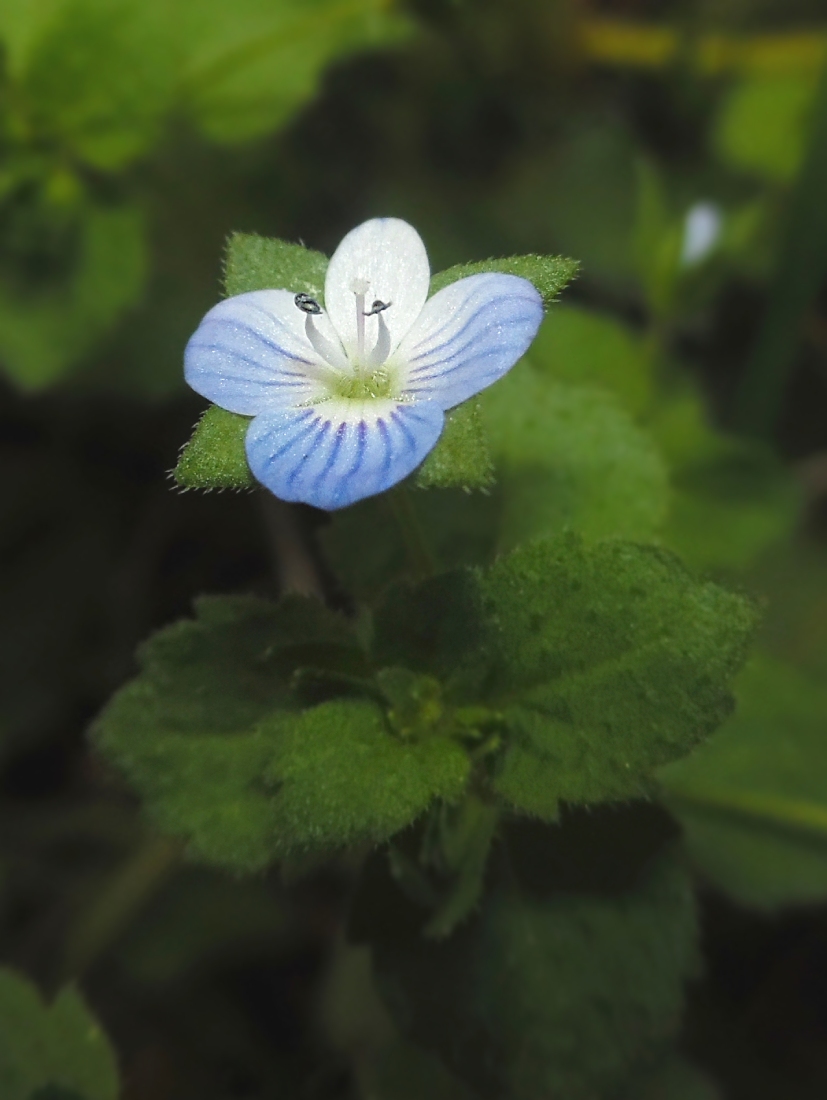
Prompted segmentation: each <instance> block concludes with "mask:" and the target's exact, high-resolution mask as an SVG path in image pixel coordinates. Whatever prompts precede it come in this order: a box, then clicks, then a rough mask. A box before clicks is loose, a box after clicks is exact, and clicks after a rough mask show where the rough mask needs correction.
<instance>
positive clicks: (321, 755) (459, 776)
mask: <svg viewBox="0 0 827 1100" xmlns="http://www.w3.org/2000/svg"><path fill="white" fill-rule="evenodd" d="M274 740H275V752H274V754H273V759H272V763H271V764H270V766H269V767H268V770H267V773H266V779H267V780H269V781H270V782H272V783H274V784H277V785H278V797H277V799H276V823H277V829H278V831H279V834H280V835H281V836H282V837H283V838H284V841H283V843H284V845H285V847H289V848H290V849H291V850H294V849H298V850H301V849H302V848H306V849H312V848H315V849H317V850H318V849H322V850H323V849H325V848H334V847H338V846H340V845H342V844H353V843H365V842H370V843H378V842H379V841H382V840H387V839H388V838H389V837H391V836H393V834H394V833H396V832H399V830H400V829H403V828H404V827H405V826H406V825H408V824H409V823H410V822H411V821H413V820H414V819H415V818H417V817H418V816H419V815H420V814H421V813H422V812H423V811H424V810H426V809H427V807H428V806H429V805H430V804H431V802H432V801H433V800H434V799H435V798H439V799H443V800H445V801H448V802H453V801H456V800H457V799H458V798H459V797H460V796H461V795H462V793H463V791H464V788H465V784H466V781H467V778H468V757H467V755H466V754H465V752H464V751H463V750H462V749H461V748H460V747H459V745H457V744H456V743H455V742H453V741H450V740H448V739H447V738H440V737H429V738H423V739H421V740H419V741H410V742H404V741H402V740H401V739H397V738H394V737H391V736H389V734H388V730H387V726H386V724H385V721H384V717H383V714H382V711H381V710H380V708H379V707H378V706H376V704H374V703H369V702H364V701H359V700H352V701H345V700H340V701H336V702H330V703H324V704H322V705H321V706H318V707H315V708H313V709H312V710H308V711H306V712H305V713H304V714H303V715H301V717H300V718H298V720H296V721H293V722H290V723H285V724H284V725H283V727H282V729H281V730H279V731H278V734H277V736H276V737H275V738H274Z"/></svg>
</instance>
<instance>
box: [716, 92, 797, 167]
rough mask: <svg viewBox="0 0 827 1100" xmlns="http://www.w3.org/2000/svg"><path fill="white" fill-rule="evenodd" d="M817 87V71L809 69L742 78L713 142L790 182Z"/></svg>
mask: <svg viewBox="0 0 827 1100" xmlns="http://www.w3.org/2000/svg"><path fill="white" fill-rule="evenodd" d="M817 86H818V80H817V74H816V73H806V72H800V73H783V74H776V75H772V76H769V75H766V76H753V77H748V78H746V79H744V80H742V81H741V82H739V83H737V84H736V85H735V86H734V87H733V88H732V89H731V90H730V91H729V92H728V93H727V94H726V96H725V97H724V99H723V101H722V103H721V106H720V108H719V112H718V116H717V118H716V119H715V122H714V127H713V133H712V141H713V147H714V149H715V151H716V153H717V154H718V156H719V157H720V159H721V160H722V161H724V163H726V164H728V165H730V166H731V167H733V168H737V169H740V170H742V171H747V172H750V173H754V174H756V175H759V176H762V177H763V178H765V179H768V180H771V181H772V182H774V183H789V182H790V181H791V180H792V179H794V177H795V176H796V175H797V173H798V170H799V168H800V167H801V163H802V160H803V157H804V150H805V147H806V142H807V124H808V121H809V115H810V112H811V110H812V106H813V100H814V98H815V92H816V88H817Z"/></svg>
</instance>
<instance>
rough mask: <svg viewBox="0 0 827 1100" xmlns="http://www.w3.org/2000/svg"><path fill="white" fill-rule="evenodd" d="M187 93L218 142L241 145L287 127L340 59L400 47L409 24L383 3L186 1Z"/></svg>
mask: <svg viewBox="0 0 827 1100" xmlns="http://www.w3.org/2000/svg"><path fill="white" fill-rule="evenodd" d="M176 22H177V32H178V36H179V37H180V40H181V41H182V42H184V43H186V54H185V55H184V56H183V57H182V70H183V81H182V83H183V94H184V97H185V102H186V106H187V107H188V109H189V111H190V113H191V114H192V116H193V118H194V120H195V122H196V125H198V126H199V128H200V129H201V130H202V131H203V132H204V133H205V134H206V135H207V136H208V137H209V138H211V139H212V140H213V141H216V142H221V143H227V144H238V143H239V142H244V141H249V140H250V139H251V138H255V137H259V136H261V135H264V134H266V133H268V132H270V131H272V130H273V129H275V128H276V127H278V126H281V125H283V124H284V123H285V122H286V121H287V120H288V119H289V117H290V115H291V114H292V113H293V112H294V111H295V110H296V109H297V108H298V107H300V106H301V105H302V104H303V103H305V102H306V101H308V100H309V99H311V98H312V97H313V95H314V94H315V93H316V92H317V90H318V86H319V81H320V78H321V76H322V74H323V72H324V71H325V69H326V68H327V66H328V65H329V64H330V62H331V61H333V60H334V58H339V57H345V56H347V55H349V54H352V53H355V52H357V51H360V50H366V49H370V48H375V47H381V46H387V45H389V44H391V43H394V42H396V41H399V40H400V39H401V38H402V37H403V36H404V35H405V34H406V32H407V31H408V29H409V28H410V23H409V21H408V20H406V19H405V18H404V17H403V16H401V15H400V14H399V13H398V12H396V11H394V10H393V9H392V8H389V7H388V5H387V4H386V3H384V2H383V0H306V2H305V3H304V4H303V5H302V6H301V7H298V8H297V7H296V5H295V4H293V3H290V2H289V0H240V2H239V3H237V4H235V5H232V6H228V5H226V4H223V3H220V2H219V0H183V2H179V4H178V5H177V9H176Z"/></svg>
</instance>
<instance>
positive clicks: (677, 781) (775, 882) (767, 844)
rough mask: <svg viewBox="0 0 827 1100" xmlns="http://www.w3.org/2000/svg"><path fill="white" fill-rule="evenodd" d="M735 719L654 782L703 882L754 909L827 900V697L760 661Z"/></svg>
mask: <svg viewBox="0 0 827 1100" xmlns="http://www.w3.org/2000/svg"><path fill="white" fill-rule="evenodd" d="M737 697H738V709H737V711H736V713H735V714H734V716H733V717H732V718H731V719H730V720H729V722H727V724H726V725H725V726H724V728H723V729H722V730H721V731H720V732H719V733H718V734H717V735H716V736H715V737H714V738H713V739H712V740H711V741H709V742H708V743H707V744H706V745H704V746H703V747H702V748H700V749H699V750H698V751H697V752H695V753H694V754H693V755H692V756H690V757H688V758H687V759H686V760H683V761H678V762H676V763H673V764H670V765H669V767H667V768H665V769H664V770H663V771H662V772H661V776H660V777H661V780H662V782H663V785H664V798H665V799H666V802H667V804H668V805H669V806H670V807H671V808H672V809H673V810H674V811H675V813H676V814H677V815H678V817H679V819H680V820H681V822H682V824H683V826H684V829H685V831H686V840H687V844H688V847H689V851H690V853H691V855H692V857H693V858H694V860H695V862H696V863H697V864H698V866H699V867H700V869H701V870H702V872H703V873H704V874H705V875H706V876H708V877H709V878H710V879H711V880H712V882H713V883H715V885H716V886H718V887H719V888H720V889H722V890H724V891H726V892H727V893H729V894H731V895H732V896H733V897H735V898H736V899H737V900H739V901H741V902H745V903H747V904H749V905H756V906H760V907H761V908H772V907H776V906H779V905H789V904H791V903H801V902H807V901H814V900H817V899H818V900H820V899H823V898H824V897H825V896H827V798H826V797H825V792H826V791H827V756H825V752H824V716H825V714H827V690H825V689H824V688H823V687H822V686H821V684H819V683H816V682H813V681H811V680H809V679H807V678H806V677H804V676H802V675H801V674H800V673H798V672H796V671H795V670H793V669H792V668H790V667H787V666H784V665H782V664H779V663H777V662H774V661H771V660H770V659H768V658H760V659H756V660H754V661H753V662H751V663H750V665H749V666H748V667H747V668H746V669H745V670H744V672H743V674H742V676H741V677H740V680H739V682H738V687H737Z"/></svg>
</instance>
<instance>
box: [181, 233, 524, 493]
mask: <svg viewBox="0 0 827 1100" xmlns="http://www.w3.org/2000/svg"><path fill="white" fill-rule="evenodd" d="M429 283H430V268H429V265H428V256H427V254H426V252H425V246H424V245H423V243H422V240H421V239H420V237H419V234H418V233H417V232H416V230H415V229H414V228H413V227H412V226H410V225H408V224H407V222H404V221H400V220H399V219H398V218H374V219H372V220H371V221H367V222H365V223H364V224H363V225H360V226H357V228H356V229H353V230H351V232H350V233H348V234H347V236H346V237H345V238H344V240H343V241H342V242H341V244H340V245H339V247H338V248H337V249H336V251H335V253H334V254H333V257H332V258H331V260H330V264H329V266H328V269H327V275H326V278H325V293H324V308H322V306H321V305H320V304H319V303H318V302H316V301H315V300H314V299H313V298H311V297H310V296H308V295H307V294H296V293H294V292H293V291H291V290H254V291H251V292H250V293H247V294H239V295H237V296H236V297H233V298H228V299H226V300H225V301H223V302H220V303H219V304H218V305H217V306H215V307H214V308H213V309H211V310H210V311H209V313H208V314H207V315H206V316H205V317H204V319H203V321H202V322H201V324H200V325H199V327H198V329H197V330H196V331H195V333H194V334H193V336H192V337H191V339H190V341H189V343H188V344H187V349H186V353H185V376H186V380H187V382H188V383H189V385H190V386H191V387H192V388H193V389H194V390H195V391H196V392H197V393H200V394H201V395H202V396H203V397H207V398H209V400H210V401H212V402H214V403H215V404H216V405H220V406H221V408H223V409H228V410H229V411H230V412H235V413H241V414H242V415H244V416H252V417H253V420H252V422H251V423H250V427H249V429H248V431H247V440H246V450H247V461H248V462H249V465H250V469H251V471H252V472H253V475H254V476H255V477H256V479H257V480H258V481H260V482H261V483H262V484H263V485H264V486H266V487H267V488H268V489H269V490H270V491H271V492H272V493H273V494H274V495H275V496H277V497H280V498H281V499H282V500H290V501H302V502H304V503H306V504H313V505H315V506H316V507H318V508H325V509H327V510H333V509H336V508H343V507H345V506H346V505H348V504H353V503H354V502H355V501H357V500H361V499H362V498H363V497H368V496H372V495H373V494H375V493H381V492H383V491H384V490H385V489H389V488H390V487H391V486H392V485H395V484H396V483H397V482H398V481H401V480H402V478H404V477H407V475H408V474H409V473H411V471H412V470H414V469H415V468H416V467H417V466H418V465H419V464H420V462H421V461H422V460H423V458H424V457H425V455H426V454H427V453H428V452H429V451H430V450H431V448H432V447H433V446H434V445H435V443H436V441H437V440H438V439H439V435H440V432H441V431H442V427H443V424H444V419H445V411H446V410H447V409H451V408H453V407H454V406H455V405H459V404H461V403H462V402H463V401H466V400H467V399H468V398H469V397H472V396H473V395H474V394H475V393H479V391H480V390H482V389H485V387H486V386H490V385H491V383H492V382H495V381H496V380H497V379H498V378H500V377H501V376H502V375H503V374H505V373H506V371H508V370H509V369H510V368H511V367H512V366H513V365H514V364H515V363H516V362H517V360H518V359H519V358H520V356H521V355H522V354H523V353H524V352H525V351H526V349H527V348H528V346H529V344H530V343H531V341H532V340H533V339H534V336H535V334H536V332H537V329H538V327H539V325H540V321H541V320H542V316H543V307H542V300H541V297H540V294H539V293H538V291H537V290H536V288H535V287H534V286H533V285H532V284H531V283H530V282H528V281H527V280H526V279H521V278H518V277H517V276H515V275H504V274H498V273H486V274H478V275H470V276H468V277H467V278H465V279H459V280H458V281H457V282H455V283H452V284H451V285H450V286H447V287H445V288H444V289H443V290H440V291H439V292H438V293H437V294H435V295H434V296H433V297H432V298H430V299H429V298H428V286H429Z"/></svg>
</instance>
